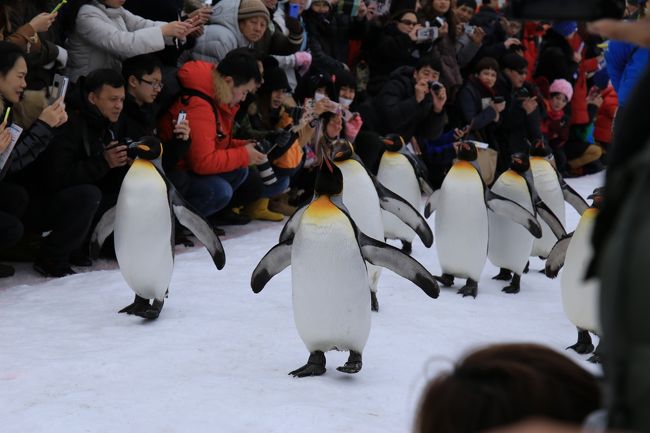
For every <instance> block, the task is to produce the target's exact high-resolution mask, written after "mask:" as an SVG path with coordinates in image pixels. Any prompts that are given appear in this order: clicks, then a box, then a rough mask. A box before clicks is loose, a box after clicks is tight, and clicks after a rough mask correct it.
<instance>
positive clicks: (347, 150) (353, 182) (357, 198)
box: [325, 139, 433, 311]
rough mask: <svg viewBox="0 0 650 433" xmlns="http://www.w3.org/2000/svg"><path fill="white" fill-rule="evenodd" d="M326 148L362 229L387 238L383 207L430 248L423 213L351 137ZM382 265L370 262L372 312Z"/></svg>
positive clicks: (376, 303)
mask: <svg viewBox="0 0 650 433" xmlns="http://www.w3.org/2000/svg"><path fill="white" fill-rule="evenodd" d="M328 147H329V149H325V150H326V151H327V152H328V153H329V154H330V155H331V158H332V159H333V160H334V163H335V164H336V166H337V167H338V168H339V170H341V174H342V175H343V204H344V205H345V207H346V208H347V210H348V212H349V213H350V216H351V217H352V219H353V220H354V223H355V224H356V225H357V227H358V228H359V230H361V231H362V232H363V233H364V234H366V235H367V236H370V237H371V238H373V239H375V240H377V241H383V240H384V223H383V220H382V209H384V210H385V211H386V212H390V213H391V214H393V215H395V216H396V217H397V218H398V219H399V220H400V221H402V222H403V223H404V224H406V225H407V226H409V227H410V228H411V229H412V230H413V231H415V232H416V233H417V234H418V236H419V237H420V239H421V240H422V242H423V243H424V245H425V246H426V247H427V248H428V247H430V246H431V244H432V243H433V233H432V232H431V228H430V227H429V224H427V222H426V221H425V219H424V218H422V215H421V214H420V213H419V212H418V211H417V210H416V209H415V208H413V206H411V205H410V203H408V202H407V201H406V200H404V199H403V198H401V197H399V196H398V195H396V194H394V193H393V192H391V191H390V190H388V189H387V188H385V187H384V186H383V185H382V184H381V183H380V182H379V181H378V180H377V179H376V178H375V176H374V175H373V174H372V173H370V171H368V169H367V168H366V166H365V165H364V164H363V162H362V161H361V160H360V159H359V158H358V157H357V155H356V154H355V153H354V148H353V147H352V144H351V143H350V142H349V141H348V140H344V139H341V140H336V141H334V142H332V143H330V144H329V145H328ZM380 275H381V268H380V267H379V266H375V265H373V264H369V265H368V277H369V280H370V291H371V293H370V297H371V306H372V311H379V301H378V300H377V284H378V283H379V276H380Z"/></svg>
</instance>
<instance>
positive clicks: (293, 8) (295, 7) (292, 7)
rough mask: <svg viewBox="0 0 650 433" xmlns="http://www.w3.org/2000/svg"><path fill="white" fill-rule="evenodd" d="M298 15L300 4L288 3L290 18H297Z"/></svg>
mask: <svg viewBox="0 0 650 433" xmlns="http://www.w3.org/2000/svg"><path fill="white" fill-rule="evenodd" d="M298 15H300V5H299V4H298V3H290V4H289V16H290V17H291V18H298Z"/></svg>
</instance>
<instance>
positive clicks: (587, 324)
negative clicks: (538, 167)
mask: <svg viewBox="0 0 650 433" xmlns="http://www.w3.org/2000/svg"><path fill="white" fill-rule="evenodd" d="M588 198H589V199H593V204H592V205H591V207H590V208H588V209H587V210H586V211H585V212H584V213H583V214H582V217H581V218H580V221H579V222H578V226H577V227H576V230H575V231H574V232H573V233H571V234H569V235H567V236H566V237H564V238H563V239H560V240H559V241H558V242H557V243H556V244H555V246H554V247H553V249H552V250H551V253H550V254H549V256H548V259H547V260H546V267H545V271H546V276H548V277H549V278H555V277H556V276H557V274H558V272H559V271H560V269H561V268H562V267H563V266H564V269H563V270H562V275H561V278H560V287H561V288H562V306H563V307H564V312H565V313H566V315H567V317H568V318H569V320H570V321H571V323H573V324H574V325H575V326H576V328H577V329H578V341H577V342H576V343H575V344H574V345H572V346H569V347H568V348H567V349H573V350H575V351H576V352H578V353H580V354H587V353H591V352H592V351H593V352H594V355H593V356H592V357H591V358H589V361H591V362H600V355H599V352H598V348H596V350H595V351H594V346H593V344H592V342H591V336H590V335H589V333H590V332H591V333H593V334H596V335H600V329H601V327H600V317H599V313H600V307H599V297H600V288H599V284H598V282H597V281H596V280H594V279H591V280H587V281H585V275H586V272H587V267H588V266H589V262H590V261H591V259H592V256H593V250H592V247H591V235H592V233H593V230H594V225H595V223H596V217H597V216H598V210H599V209H600V207H601V206H602V199H603V188H596V189H595V190H594V193H593V194H592V195H590V196H589V197H588Z"/></svg>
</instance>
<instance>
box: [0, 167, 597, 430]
mask: <svg viewBox="0 0 650 433" xmlns="http://www.w3.org/2000/svg"><path fill="white" fill-rule="evenodd" d="M602 179H603V178H602V175H593V176H589V177H584V178H579V179H570V182H569V183H570V184H571V185H572V186H573V187H574V188H575V189H576V190H578V192H580V193H581V194H582V195H583V196H585V197H586V196H587V195H588V194H589V193H591V191H592V190H593V188H594V187H596V186H600V184H601V182H602ZM567 221H568V228H569V230H568V231H570V230H573V228H574V227H575V225H576V224H577V221H578V215H577V213H575V211H573V209H572V208H570V207H567ZM430 223H431V224H433V217H431V219H430ZM281 228H282V224H272V223H259V222H254V223H251V224H249V225H247V226H243V227H226V231H227V235H226V236H225V238H224V239H223V243H224V248H225V250H226V256H227V263H226V267H225V269H224V270H223V271H217V270H216V269H215V268H214V266H212V264H211V260H210V258H209V255H208V253H207V252H206V251H205V250H204V249H203V248H198V247H195V248H190V249H179V250H178V251H177V257H176V267H175V270H174V275H173V279H172V284H171V290H170V292H171V293H170V295H169V299H168V300H167V302H166V303H165V308H164V310H163V312H162V315H161V317H160V319H158V320H157V321H154V322H146V321H143V320H142V319H140V318H137V317H130V316H125V315H122V314H119V315H118V314H117V311H118V310H119V309H120V308H122V307H124V306H125V305H127V304H129V303H130V302H131V301H132V299H133V293H132V291H131V290H130V289H129V288H128V287H127V286H126V284H125V283H124V281H123V279H122V277H121V274H120V273H119V270H118V269H117V266H116V264H115V263H111V262H108V261H104V262H100V263H99V264H98V266H95V267H94V268H93V270H92V271H89V272H84V273H80V274H77V275H73V276H70V277H67V278H62V279H44V278H41V277H39V276H38V275H36V274H35V273H34V272H33V271H31V267H29V266H28V265H27V264H18V269H19V271H18V274H17V275H16V276H14V277H12V278H9V279H4V280H0V329H1V331H0V425H1V427H0V431H2V432H6V433H35V432H67V433H76V432H121V433H127V432H143V431H146V432H208V431H210V432H285V433H286V432H301V433H310V432H314V433H323V432H332V433H334V432H350V431H355V432H409V431H411V428H412V422H413V415H414V412H415V408H416V406H417V402H418V398H419V396H420V392H421V390H422V387H423V386H424V384H425V383H426V381H427V380H428V379H430V378H431V377H433V376H435V375H436V373H437V372H439V371H441V370H442V369H446V368H448V367H449V366H450V364H451V362H452V361H453V360H455V359H457V358H458V357H459V356H460V355H462V354H463V353H465V352H467V351H468V350H471V349H473V348H476V347H478V346H482V345H485V344H489V343H494V342H506V341H507V342H511V341H532V342H538V343H542V344H545V345H548V346H550V347H552V348H554V349H557V350H559V351H563V350H564V348H565V347H567V346H569V345H570V344H573V342H575V339H576V331H575V328H574V327H573V326H572V325H571V323H569V321H568V320H567V319H566V318H565V317H564V314H563V312H562V307H561V304H560V290H559V278H558V279H556V280H549V279H547V278H546V277H544V276H543V275H542V274H540V273H538V272H536V271H537V270H538V269H541V268H542V262H541V261H539V260H538V259H533V260H531V272H530V273H528V274H527V275H525V276H524V277H523V278H522V290H521V292H520V293H519V294H517V295H508V294H505V293H502V292H501V287H502V286H503V284H502V282H496V281H493V280H491V279H490V277H491V276H493V275H495V274H496V273H497V269H496V268H494V267H493V266H492V265H491V264H490V263H489V262H488V264H487V265H486V267H485V270H484V271H483V275H482V277H481V280H480V282H479V295H478V297H477V298H476V299H472V298H464V299H463V298H461V297H460V295H457V294H456V290H457V288H458V286H457V287H455V288H450V289H445V288H443V289H442V291H441V294H440V297H439V298H438V299H435V300H434V299H430V298H428V297H427V296H426V295H424V293H422V292H421V291H420V289H418V288H417V287H416V286H414V285H413V284H411V283H410V282H408V281H406V280H404V279H402V278H400V277H398V276H397V275H395V274H393V273H391V272H389V271H386V270H384V271H383V273H382V277H381V280H380V286H379V302H380V312H379V313H376V314H373V323H372V330H371V333H370V339H369V341H368V344H367V346H366V349H365V351H364V353H363V356H364V358H363V370H362V371H361V372H360V373H359V374H356V375H346V374H344V373H340V372H338V371H336V369H335V367H336V366H339V365H342V364H343V363H344V362H345V360H346V359H347V353H334V352H329V353H328V354H327V368H328V370H327V373H326V374H325V375H324V376H320V377H316V378H304V379H295V378H292V377H291V376H288V375H287V373H288V372H289V371H291V370H293V369H295V368H297V367H299V366H301V365H303V364H304V363H305V362H306V360H307V357H308V353H307V350H306V349H305V347H304V346H303V344H302V341H301V340H300V338H299V337H298V334H297V332H296V329H295V327H294V324H293V316H292V307H291V285H290V270H285V271H284V272H282V273H281V274H280V275H278V276H276V277H275V278H274V279H273V280H271V282H270V283H269V284H268V285H267V287H266V288H265V289H264V290H263V291H262V292H261V293H260V294H257V295H255V294H253V292H252V291H251V289H250V275H251V272H252V270H253V268H254V267H255V266H256V264H257V263H258V261H259V260H260V259H261V257H262V256H263V255H264V254H265V253H266V252H267V251H268V249H270V248H271V247H272V246H273V245H275V243H276V242H277V237H278V234H279V232H280V230H281ZM413 256H414V257H415V258H417V259H418V260H420V261H421V262H422V263H423V264H424V265H425V266H426V267H427V268H428V269H429V270H430V271H431V272H432V273H434V274H438V273H439V270H440V269H439V267H438V261H437V258H436V251H435V247H434V248H431V249H426V248H425V247H424V246H423V245H422V244H421V243H419V242H417V241H416V242H414V244H413ZM565 353H566V354H567V355H568V356H570V357H571V358H573V359H575V360H577V361H578V362H579V363H580V364H581V365H583V366H584V367H586V368H588V369H590V370H591V371H593V372H595V373H599V371H600V370H599V368H598V367H596V366H592V365H590V364H589V363H587V362H586V356H580V355H577V354H575V353H573V352H565Z"/></svg>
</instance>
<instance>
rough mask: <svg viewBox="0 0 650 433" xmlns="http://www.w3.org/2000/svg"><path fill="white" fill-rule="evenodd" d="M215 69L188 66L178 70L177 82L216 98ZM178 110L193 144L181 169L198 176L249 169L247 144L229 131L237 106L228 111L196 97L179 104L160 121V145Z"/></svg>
mask: <svg viewBox="0 0 650 433" xmlns="http://www.w3.org/2000/svg"><path fill="white" fill-rule="evenodd" d="M214 68H215V65H214V64H213V63H208V62H202V61H191V62H187V63H185V65H183V66H182V67H181V68H180V69H179V70H178V80H179V82H180V84H181V86H183V87H185V88H189V89H195V90H198V91H200V92H203V93H205V94H206V95H208V96H210V97H212V98H215V89H214V85H213V74H212V71H213V69H214ZM181 109H183V110H185V112H186V113H187V120H188V122H189V124H190V129H191V132H190V140H191V141H192V144H191V145H190V147H189V150H188V151H187V155H185V160H184V164H183V162H182V163H181V164H182V166H184V167H185V168H187V169H189V170H191V171H193V172H194V173H196V174H201V175H208V174H217V173H226V172H229V171H233V170H235V169H237V168H243V167H248V153H247V152H246V149H245V148H244V145H245V144H246V143H247V141H246V140H237V139H233V138H232V128H233V124H234V119H235V114H236V113H237V110H238V109H239V105H235V106H233V107H231V106H229V105H228V104H223V103H220V104H218V103H217V102H216V101H214V102H213V104H210V103H208V102H207V101H206V100H204V99H202V98H200V97H197V96H193V97H191V98H190V99H189V101H188V103H187V105H185V104H183V102H181V101H180V100H178V101H176V102H175V103H174V104H172V106H171V107H170V109H169V110H168V111H167V113H165V114H164V115H163V116H162V118H161V120H160V123H159V129H160V136H161V138H162V139H163V141H165V140H168V139H169V138H170V137H171V136H172V124H173V119H176V117H177V116H178V112H179V111H180V110H181ZM215 112H216V114H217V116H218V119H217V117H216V116H215Z"/></svg>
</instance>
